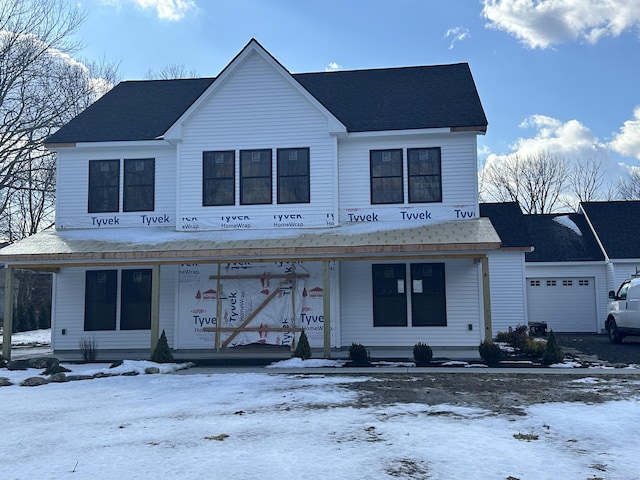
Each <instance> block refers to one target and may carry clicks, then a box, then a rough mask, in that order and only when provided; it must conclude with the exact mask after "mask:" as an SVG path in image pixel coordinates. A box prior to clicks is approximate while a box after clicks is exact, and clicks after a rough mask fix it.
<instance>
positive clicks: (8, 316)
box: [2, 265, 13, 360]
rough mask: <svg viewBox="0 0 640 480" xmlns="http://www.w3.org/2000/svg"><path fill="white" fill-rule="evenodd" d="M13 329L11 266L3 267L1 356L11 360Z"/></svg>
mask: <svg viewBox="0 0 640 480" xmlns="http://www.w3.org/2000/svg"><path fill="white" fill-rule="evenodd" d="M12 330H13V268H11V267H9V266H8V265H7V266H5V267H4V326H3V329H2V357H3V358H4V359H5V360H11V332H12Z"/></svg>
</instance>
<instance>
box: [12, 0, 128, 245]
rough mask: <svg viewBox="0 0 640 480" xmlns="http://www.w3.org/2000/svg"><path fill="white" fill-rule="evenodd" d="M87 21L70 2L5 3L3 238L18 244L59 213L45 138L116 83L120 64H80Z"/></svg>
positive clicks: (31, 0) (32, 0) (18, 0)
mask: <svg viewBox="0 0 640 480" xmlns="http://www.w3.org/2000/svg"><path fill="white" fill-rule="evenodd" d="M83 20H84V14H83V13H82V12H81V11H80V10H78V8H76V6H75V5H74V3H72V2H71V1H70V0H10V1H0V235H1V236H3V237H5V239H8V240H10V241H15V240H18V239H20V238H22V237H24V236H25V235H30V234H32V233H35V231H37V230H38V229H39V228H41V227H42V225H43V224H44V223H43V222H45V223H46V221H47V220H48V219H50V218H51V215H52V213H53V195H54V189H55V181H54V179H55V175H54V173H53V172H54V168H55V159H54V158H53V156H52V154H51V153H50V152H49V151H47V150H46V149H45V148H44V141H45V139H46V138H47V137H48V136H49V135H50V134H51V133H53V132H54V131H55V130H57V129H58V128H59V127H61V126H62V125H64V124H65V123H67V122H68V121H69V120H70V119H71V118H73V117H74V116H75V115H77V114H78V113H80V112H81V111H82V110H83V109H84V108H86V107H87V106H88V105H90V104H91V103H92V102H93V101H95V100H96V99H97V98H98V97H99V96H100V95H102V94H103V93H105V92H106V91H107V90H108V89H109V88H110V87H111V80H113V79H115V76H116V73H115V72H116V69H115V67H114V66H113V65H108V64H106V63H102V64H90V65H89V66H87V65H85V64H83V63H80V62H78V61H75V60H74V59H73V58H72V56H71V55H72V54H74V53H75V52H76V51H77V49H78V44H77V42H76V41H75V40H74V39H73V36H74V34H75V33H76V31H77V29H78V28H79V26H80V25H81V23H82V22H83ZM92 70H93V71H92ZM94 72H97V73H94ZM103 74H104V75H107V76H108V78H106V79H102V78H100V77H99V75H103ZM96 75H98V76H96Z"/></svg>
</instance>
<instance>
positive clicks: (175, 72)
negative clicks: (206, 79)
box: [145, 63, 198, 80]
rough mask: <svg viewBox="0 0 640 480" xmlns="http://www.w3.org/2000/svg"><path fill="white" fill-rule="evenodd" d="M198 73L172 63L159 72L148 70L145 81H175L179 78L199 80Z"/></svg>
mask: <svg viewBox="0 0 640 480" xmlns="http://www.w3.org/2000/svg"><path fill="white" fill-rule="evenodd" d="M197 77H198V72H196V71H195V70H193V69H191V70H187V67H186V66H185V65H184V64H178V63H172V64H170V65H166V66H164V67H162V68H161V69H160V70H159V71H157V72H156V71H155V70H152V69H151V68H150V69H149V70H147V73H146V74H145V79H147V80H175V79H178V78H197Z"/></svg>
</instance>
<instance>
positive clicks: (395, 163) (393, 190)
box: [369, 149, 404, 204]
mask: <svg viewBox="0 0 640 480" xmlns="http://www.w3.org/2000/svg"><path fill="white" fill-rule="evenodd" d="M369 155H370V164H371V169H370V173H371V203H372V204H378V203H403V202H404V192H403V189H402V149H393V150H371V152H370V154H369Z"/></svg>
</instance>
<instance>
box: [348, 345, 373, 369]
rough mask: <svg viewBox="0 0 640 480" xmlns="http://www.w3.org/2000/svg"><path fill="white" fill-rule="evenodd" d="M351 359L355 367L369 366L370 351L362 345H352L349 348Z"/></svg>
mask: <svg viewBox="0 0 640 480" xmlns="http://www.w3.org/2000/svg"><path fill="white" fill-rule="evenodd" d="M349 358H350V359H351V362H352V363H353V364H354V365H369V363H370V358H369V351H368V350H367V349H366V347H365V346H364V345H362V344H361V343H355V342H354V343H352V344H351V346H350V347H349Z"/></svg>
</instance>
